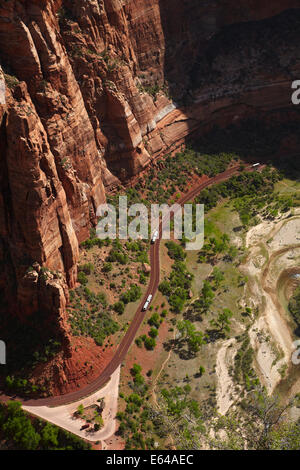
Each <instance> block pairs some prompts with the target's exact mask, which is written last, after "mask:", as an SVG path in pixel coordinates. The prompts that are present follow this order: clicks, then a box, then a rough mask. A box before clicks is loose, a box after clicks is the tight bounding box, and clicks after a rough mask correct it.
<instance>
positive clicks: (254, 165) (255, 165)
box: [252, 163, 260, 168]
mask: <svg viewBox="0 0 300 470" xmlns="http://www.w3.org/2000/svg"><path fill="white" fill-rule="evenodd" d="M259 165H260V163H254V164H253V165H252V167H253V168H256V167H258V166H259Z"/></svg>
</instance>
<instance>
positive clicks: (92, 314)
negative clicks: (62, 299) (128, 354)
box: [68, 273, 119, 346]
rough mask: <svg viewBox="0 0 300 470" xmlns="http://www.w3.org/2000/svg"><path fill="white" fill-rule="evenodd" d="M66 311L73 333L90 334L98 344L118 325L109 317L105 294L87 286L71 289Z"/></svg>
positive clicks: (78, 334) (117, 327)
mask: <svg viewBox="0 0 300 470" xmlns="http://www.w3.org/2000/svg"><path fill="white" fill-rule="evenodd" d="M83 274H84V273H83ZM68 313H69V323H70V325H71V328H72V333H73V335H74V336H81V335H82V336H90V337H91V338H93V339H94V340H95V342H96V343H97V344H98V345H100V346H102V345H103V343H104V340H105V338H106V337H107V336H110V335H113V334H114V333H116V332H117V331H118V330H119V325H118V324H117V323H116V322H115V321H114V320H113V319H112V318H111V313H110V312H109V310H108V308H107V301H106V298H105V295H104V294H103V293H99V294H95V293H93V292H92V291H91V290H90V289H88V288H87V287H79V288H77V289H75V290H73V291H71V305H70V308H69V309H68Z"/></svg>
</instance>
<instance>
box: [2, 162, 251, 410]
mask: <svg viewBox="0 0 300 470" xmlns="http://www.w3.org/2000/svg"><path fill="white" fill-rule="evenodd" d="M239 168H240V165H236V166H234V167H232V168H230V169H228V170H226V171H224V172H223V173H220V174H219V175H217V176H214V177H213V178H209V179H207V180H206V181H204V182H203V183H201V184H200V185H199V186H197V187H196V188H194V189H192V190H191V191H190V192H188V193H187V194H185V195H184V196H183V197H182V198H181V199H179V200H178V201H176V202H177V203H178V204H180V205H182V204H184V203H187V202H188V201H191V200H193V199H194V198H195V197H196V196H197V195H198V194H199V193H200V192H201V191H202V190H203V189H204V188H207V187H208V186H210V185H212V184H215V183H220V182H221V181H225V180H227V179H229V178H230V177H231V176H233V175H235V174H238V173H239ZM251 169H253V168H252V166H251V165H249V166H248V167H246V170H248V171H249V170H251ZM161 225H162V223H161V224H160V229H161ZM159 246H160V238H159V239H157V241H156V242H155V243H154V244H152V245H151V246H150V265H151V275H150V281H149V285H148V289H147V292H146V293H145V295H144V298H143V300H142V301H141V303H140V305H139V307H138V309H137V311H136V314H135V316H134V318H133V320H132V322H131V324H130V327H129V328H128V330H127V332H126V334H125V336H124V338H123V339H122V341H121V343H120V345H119V347H118V349H117V351H116V354H115V355H114V357H113V358H112V360H111V361H110V363H109V364H108V365H107V366H106V368H105V369H104V371H103V372H102V373H101V374H100V375H99V377H98V378H97V379H96V380H94V381H93V382H92V383H90V384H89V385H87V386H86V387H84V388H82V389H81V390H76V391H75V392H71V393H68V394H65V395H60V396H57V397H48V398H38V399H29V400H25V399H19V398H18V399H19V400H20V401H21V402H22V403H24V404H26V405H27V406H60V405H66V404H68V403H72V402H73V401H77V400H80V399H82V398H84V397H86V396H88V395H90V394H92V393H94V392H96V391H97V390H99V389H100V388H101V387H103V386H104V385H105V384H106V383H107V382H108V380H109V379H110V376H111V375H112V373H113V372H114V371H115V370H116V369H117V367H118V366H119V365H120V364H121V363H122V362H123V361H124V359H125V356H126V354H127V352H128V350H129V348H130V346H131V344H132V342H133V340H134V338H135V336H136V333H137V331H138V329H139V327H140V326H141V324H142V322H143V320H144V317H145V313H146V312H143V311H142V308H143V305H144V304H145V302H146V299H147V297H148V295H149V294H152V295H153V297H154V295H155V293H156V291H157V288H158V285H159V275H160V266H159ZM11 398H12V397H7V396H5V395H0V401H4V400H7V399H11ZM14 398H17V397H14Z"/></svg>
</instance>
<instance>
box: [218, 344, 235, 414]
mask: <svg viewBox="0 0 300 470" xmlns="http://www.w3.org/2000/svg"><path fill="white" fill-rule="evenodd" d="M235 342H236V340H235V339H234V338H230V339H228V340H226V341H224V343H223V344H222V346H221V348H220V349H219V351H218V354H217V363H216V375H217V379H218V386H217V409H218V412H219V413H220V414H222V415H225V414H226V413H227V411H228V410H229V408H230V407H231V405H232V404H233V403H234V400H235V397H236V393H235V384H234V382H233V380H232V377H231V376H230V375H229V372H228V367H229V365H232V364H233V360H234V356H235V354H236V347H234V345H235Z"/></svg>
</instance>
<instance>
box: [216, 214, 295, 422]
mask: <svg viewBox="0 0 300 470" xmlns="http://www.w3.org/2000/svg"><path fill="white" fill-rule="evenodd" d="M299 214H300V209H297V210H295V212H294V216H293V217H290V218H285V219H282V220H277V221H264V222H262V223H260V224H258V225H256V226H255V227H253V228H251V229H250V230H249V231H248V233H247V236H246V247H247V248H248V250H249V256H248V258H247V261H246V263H245V264H244V265H243V266H242V271H243V272H244V273H245V274H246V275H247V276H248V279H249V282H248V283H247V294H248V295H247V301H246V292H245V298H244V299H242V301H241V303H242V304H245V306H246V303H247V305H248V306H252V307H258V308H259V311H260V314H259V317H258V318H257V319H256V321H255V322H254V324H253V326H252V327H251V328H250V330H249V337H250V341H251V345H252V347H253V348H254V350H255V354H256V357H255V367H256V370H257V373H258V375H259V377H260V380H261V382H262V383H263V384H264V385H265V386H266V388H267V390H268V392H269V393H272V391H273V390H274V389H275V387H276V386H277V384H278V383H279V382H280V380H281V379H282V374H283V371H284V369H285V368H286V369H288V367H289V365H290V361H291V355H292V353H293V352H294V347H293V335H292V332H291V330H290V327H289V325H288V322H287V315H286V312H285V310H284V308H283V306H282V305H281V303H280V301H279V298H278V292H277V283H278V279H279V277H280V275H281V273H282V272H283V271H285V270H286V269H291V268H293V267H295V266H300V217H299ZM249 302H250V305H249ZM236 350H237V348H236V344H235V339H234V338H232V339H229V340H226V341H225V342H224V343H223V344H222V346H221V348H220V349H219V351H218V354H217V363H216V375H217V378H218V385H217V409H218V411H219V413H220V414H223V415H224V414H226V413H227V411H228V410H229V408H230V407H231V406H232V405H233V404H234V401H235V399H236V397H237V392H236V385H235V384H234V382H233V379H232V377H231V376H230V374H229V372H228V368H229V367H230V366H231V365H232V364H233V360H234V355H235V354H236ZM299 391H300V378H299V381H298V382H297V383H296V384H294V385H293V393H294V394H295V393H297V392H299Z"/></svg>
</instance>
